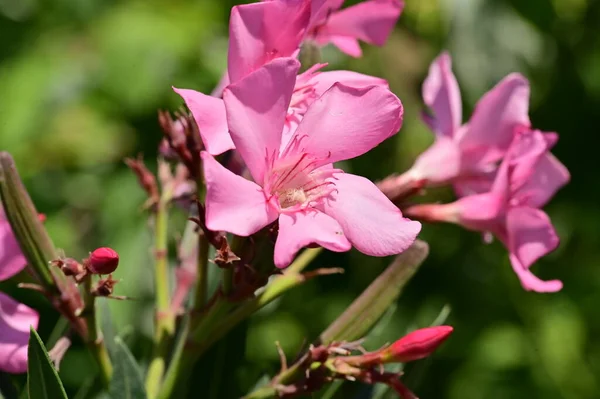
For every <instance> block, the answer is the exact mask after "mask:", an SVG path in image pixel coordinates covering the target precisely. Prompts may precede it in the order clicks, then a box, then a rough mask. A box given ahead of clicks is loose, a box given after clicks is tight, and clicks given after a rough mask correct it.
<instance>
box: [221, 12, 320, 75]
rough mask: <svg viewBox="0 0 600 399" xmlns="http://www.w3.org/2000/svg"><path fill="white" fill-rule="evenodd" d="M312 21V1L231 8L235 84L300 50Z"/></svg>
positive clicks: (230, 58)
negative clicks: (277, 59)
mask: <svg viewBox="0 0 600 399" xmlns="http://www.w3.org/2000/svg"><path fill="white" fill-rule="evenodd" d="M309 19H310V2H309V1H266V2H261V3H254V4H244V5H239V6H235V7H233V8H232V9H231V18H230V22H229V52H228V61H227V69H228V72H229V79H230V80H231V82H232V83H235V82H237V81H239V80H240V79H242V78H243V77H244V76H246V75H248V74H249V73H251V72H253V71H254V70H256V69H258V68H260V67H261V66H262V65H264V64H266V63H267V62H269V61H271V60H273V59H275V58H278V57H289V56H291V55H293V54H294V52H295V51H296V50H297V49H298V48H299V46H300V42H301V41H302V38H303V36H304V33H305V32H306V28H307V26H308V22H309Z"/></svg>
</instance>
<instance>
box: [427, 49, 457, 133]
mask: <svg viewBox="0 0 600 399" xmlns="http://www.w3.org/2000/svg"><path fill="white" fill-rule="evenodd" d="M423 101H425V104H426V105H427V106H428V107H429V108H431V109H432V110H433V113H434V125H435V126H430V127H432V129H433V131H434V132H435V133H436V134H438V135H444V136H448V137H453V136H454V135H455V134H456V132H457V130H458V128H459V127H460V124H461V121H462V102H461V97H460V89H459V88H458V82H457V81H456V77H455V76H454V74H453V73H452V60H451V58H450V55H449V54H448V53H446V52H444V53H442V54H441V55H440V56H438V58H436V59H435V60H434V61H433V63H432V64H431V66H430V67H429V75H427V78H426V79H425V82H423Z"/></svg>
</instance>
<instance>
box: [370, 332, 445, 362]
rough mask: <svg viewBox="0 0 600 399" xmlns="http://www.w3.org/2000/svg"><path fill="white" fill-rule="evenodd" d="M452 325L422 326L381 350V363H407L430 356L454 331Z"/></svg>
mask: <svg viewBox="0 0 600 399" xmlns="http://www.w3.org/2000/svg"><path fill="white" fill-rule="evenodd" d="M452 330H453V328H452V327H450V326H438V327H428V328H422V329H420V330H417V331H413V332H411V333H410V334H408V335H405V336H404V337H402V338H400V339H399V340H398V341H396V342H394V343H393V344H392V345H390V346H388V347H387V348H385V349H383V350H381V352H380V361H381V363H392V362H400V363H406V362H410V361H413V360H419V359H423V358H424V357H427V356H429V355H430V354H431V353H432V352H433V351H435V350H436V349H437V347H438V346H440V345H441V344H442V342H444V341H445V340H446V339H447V338H448V337H449V336H450V333H452Z"/></svg>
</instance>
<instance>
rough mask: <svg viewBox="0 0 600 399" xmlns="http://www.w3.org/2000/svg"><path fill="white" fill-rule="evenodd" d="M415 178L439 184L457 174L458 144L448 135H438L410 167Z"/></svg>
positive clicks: (459, 155) (458, 170) (458, 168)
mask: <svg viewBox="0 0 600 399" xmlns="http://www.w3.org/2000/svg"><path fill="white" fill-rule="evenodd" d="M410 170H411V172H410V173H411V174H412V175H413V176H414V178H415V179H416V180H421V179H424V180H427V183H428V184H430V185H439V184H443V183H446V182H449V181H451V180H454V179H455V178H456V177H458V176H459V174H460V170H461V153H460V149H459V148H458V145H457V144H456V143H455V142H454V140H452V139H451V138H449V137H446V136H438V137H437V138H436V140H435V142H434V143H433V144H432V145H431V147H429V148H428V149H426V150H425V151H424V152H423V153H422V154H421V155H419V157H418V158H417V160H416V161H415V164H414V165H413V167H412V168H411V169H410Z"/></svg>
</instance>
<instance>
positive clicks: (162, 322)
mask: <svg viewBox="0 0 600 399" xmlns="http://www.w3.org/2000/svg"><path fill="white" fill-rule="evenodd" d="M170 196H171V194H170V190H167V191H165V192H163V195H162V196H161V198H160V200H159V201H158V203H157V206H156V215H155V226H154V235H155V237H154V256H155V259H156V261H155V265H154V267H155V268H154V285H155V289H156V293H155V294H156V305H155V306H156V325H155V331H154V352H153V355H152V361H151V362H150V366H149V367H148V374H147V377H146V391H147V393H148V397H149V398H151V399H152V398H154V397H156V395H157V394H158V390H159V388H160V384H161V381H162V377H163V373H164V371H165V367H166V366H165V365H166V360H165V358H166V356H167V354H168V351H169V343H170V340H171V338H172V336H173V334H174V333H175V314H174V313H173V311H172V309H171V306H170V288H169V280H170V276H169V265H168V253H167V244H168V234H167V233H168V217H169V215H168V203H169V200H170Z"/></svg>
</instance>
